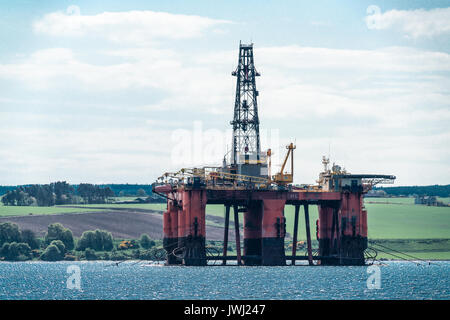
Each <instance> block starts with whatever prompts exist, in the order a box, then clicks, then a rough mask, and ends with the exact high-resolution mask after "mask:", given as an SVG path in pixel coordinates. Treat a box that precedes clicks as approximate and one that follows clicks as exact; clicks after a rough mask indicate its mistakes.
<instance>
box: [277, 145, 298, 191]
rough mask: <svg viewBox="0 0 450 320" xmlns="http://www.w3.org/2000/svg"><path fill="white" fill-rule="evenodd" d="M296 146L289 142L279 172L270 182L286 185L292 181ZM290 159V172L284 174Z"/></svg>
mask: <svg viewBox="0 0 450 320" xmlns="http://www.w3.org/2000/svg"><path fill="white" fill-rule="evenodd" d="M295 148H296V146H295V145H294V144H293V143H292V142H291V143H290V144H289V145H288V146H286V149H288V152H287V153H286V157H285V158H284V161H283V164H282V165H281V170H280V172H278V173H277V174H275V175H274V176H273V177H272V181H273V182H274V183H276V184H279V185H287V184H289V183H292V182H293V181H294V149H295ZM289 156H290V157H291V171H290V173H285V172H284V169H285V168H286V164H287V161H288V159H289Z"/></svg>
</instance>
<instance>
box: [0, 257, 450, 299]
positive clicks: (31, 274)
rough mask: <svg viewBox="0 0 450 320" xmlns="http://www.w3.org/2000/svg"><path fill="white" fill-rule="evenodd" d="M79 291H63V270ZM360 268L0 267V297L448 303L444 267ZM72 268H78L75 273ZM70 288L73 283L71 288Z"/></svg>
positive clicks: (449, 284) (449, 279)
mask: <svg viewBox="0 0 450 320" xmlns="http://www.w3.org/2000/svg"><path fill="white" fill-rule="evenodd" d="M71 265H75V266H78V267H79V271H80V286H81V289H80V290H78V289H68V288H67V280H68V278H69V277H70V276H71V275H72V272H70V273H68V272H67V271H68V270H67V269H68V267H69V266H71ZM379 268H380V269H379V271H380V273H379V275H380V277H379V282H377V281H376V279H375V282H371V281H369V282H370V283H372V284H377V283H379V285H380V289H368V285H367V280H368V278H369V277H370V276H376V272H375V273H368V272H367V267H308V266H297V267H290V266H287V267H235V266H228V267H219V266H214V267H162V266H157V265H153V266H152V265H149V264H148V263H143V262H140V263H136V262H123V263H120V264H119V265H116V264H115V263H114V262H16V263H9V262H1V263H0V299H450V262H449V261H445V262H433V263H432V264H431V265H428V264H423V263H420V264H419V265H418V264H415V263H411V262H388V263H385V264H384V265H380V266H379ZM75 269H77V268H75ZM71 283H76V282H71Z"/></svg>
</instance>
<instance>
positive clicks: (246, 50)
mask: <svg viewBox="0 0 450 320" xmlns="http://www.w3.org/2000/svg"><path fill="white" fill-rule="evenodd" d="M232 75H233V76H235V77H236V100H235V104H234V118H233V121H231V125H232V126H233V141H232V150H231V151H232V153H231V164H232V165H237V164H239V163H242V159H244V160H246V161H248V160H253V161H255V160H256V162H259V160H260V156H261V147H260V141H259V118H258V103H257V97H258V90H256V81H255V78H256V77H257V76H259V75H260V74H259V73H258V72H257V71H256V69H255V64H254V60H253V44H242V43H239V61H238V66H237V68H236V70H235V71H233V72H232Z"/></svg>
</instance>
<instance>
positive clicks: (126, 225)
mask: <svg viewBox="0 0 450 320" xmlns="http://www.w3.org/2000/svg"><path fill="white" fill-rule="evenodd" d="M45 209H47V210H45ZM163 209H164V205H161V204H101V205H79V206H78V205H70V206H54V207H10V206H0V223H3V222H13V223H16V224H17V225H18V226H19V228H20V229H21V230H25V229H29V230H32V231H34V232H35V233H36V234H37V235H38V236H44V235H45V233H46V232H47V227H48V225H49V224H52V223H56V222H59V223H61V224H62V225H63V226H64V227H66V228H68V229H70V230H71V231H72V233H73V235H74V236H75V237H80V236H81V234H82V233H83V232H84V231H86V230H95V229H102V230H107V231H109V232H111V233H112V235H113V237H114V238H116V239H138V238H139V237H140V236H141V234H144V233H146V234H148V235H149V236H150V238H152V239H162V236H163V233H162V210H163ZM222 220H223V218H220V217H216V216H208V217H207V222H208V225H207V227H206V232H207V234H208V239H210V240H222V239H223V229H222V228H221V227H218V226H219V225H220V224H221V225H223V221H222ZM229 237H230V239H231V240H233V239H234V234H232V233H231V232H230V235H229Z"/></svg>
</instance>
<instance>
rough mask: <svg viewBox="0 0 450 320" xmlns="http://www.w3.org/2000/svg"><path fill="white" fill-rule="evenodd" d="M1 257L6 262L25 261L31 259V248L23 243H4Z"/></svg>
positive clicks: (0, 250) (0, 251)
mask: <svg viewBox="0 0 450 320" xmlns="http://www.w3.org/2000/svg"><path fill="white" fill-rule="evenodd" d="M0 255H1V256H2V257H4V258H5V260H10V261H19V260H20V261H24V260H28V259H30V258H31V248H30V246H29V245H28V244H27V243H22V242H19V243H17V242H12V243H4V244H3V246H2V248H1V249H0Z"/></svg>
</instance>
